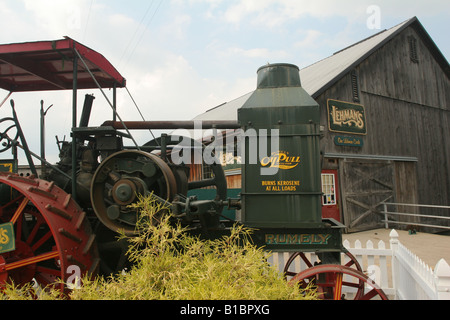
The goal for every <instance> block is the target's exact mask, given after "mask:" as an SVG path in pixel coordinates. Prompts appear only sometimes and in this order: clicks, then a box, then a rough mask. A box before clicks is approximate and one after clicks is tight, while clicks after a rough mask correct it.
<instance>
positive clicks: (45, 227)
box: [0, 172, 99, 290]
mask: <svg viewBox="0 0 450 320" xmlns="http://www.w3.org/2000/svg"><path fill="white" fill-rule="evenodd" d="M0 230H1V236H2V237H1V242H2V243H1V244H0V287H2V286H3V285H5V283H14V284H15V285H24V284H27V283H30V282H32V281H35V282H36V283H37V284H38V285H40V286H41V287H46V286H48V285H52V284H54V285H55V286H56V287H57V288H59V289H61V290H64V287H65V285H66V284H67V282H68V281H72V280H76V279H79V278H82V277H83V276H85V275H87V274H95V273H96V272H97V268H98V264H99V259H98V250H97V245H96V241H95V236H94V235H93V234H92V231H91V226H90V223H89V221H88V219H87V216H86V214H85V213H84V212H83V211H82V210H81V208H80V207H79V206H78V205H77V203H76V202H75V201H74V200H73V199H72V197H71V195H69V194H67V193H65V192H64V191H63V190H62V189H60V188H59V187H57V186H56V185H55V184H54V183H52V182H47V181H44V180H40V179H36V178H34V177H33V176H31V177H27V178H25V177H21V176H19V175H16V174H12V173H6V172H0ZM70 284H75V281H73V282H72V283H70Z"/></svg>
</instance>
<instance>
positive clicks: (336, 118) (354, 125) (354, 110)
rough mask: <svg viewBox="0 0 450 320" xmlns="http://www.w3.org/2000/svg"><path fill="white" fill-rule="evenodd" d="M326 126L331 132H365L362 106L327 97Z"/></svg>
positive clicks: (364, 117)
mask: <svg viewBox="0 0 450 320" xmlns="http://www.w3.org/2000/svg"><path fill="white" fill-rule="evenodd" d="M328 127H329V129H330V131H333V132H343V133H352V134H360V135H365V134H367V128H366V113H365V111H364V107H363V106H362V105H359V104H354V103H350V102H344V101H338V100H331V99H329V100H328Z"/></svg>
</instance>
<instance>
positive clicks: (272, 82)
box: [257, 63, 301, 89]
mask: <svg viewBox="0 0 450 320" xmlns="http://www.w3.org/2000/svg"><path fill="white" fill-rule="evenodd" d="M299 71H300V70H299V68H298V67H297V66H295V65H293V64H287V63H278V64H268V65H266V66H263V67H261V68H259V69H258V85H257V88H258V89H264V88H280V87H301V82H300V73H299Z"/></svg>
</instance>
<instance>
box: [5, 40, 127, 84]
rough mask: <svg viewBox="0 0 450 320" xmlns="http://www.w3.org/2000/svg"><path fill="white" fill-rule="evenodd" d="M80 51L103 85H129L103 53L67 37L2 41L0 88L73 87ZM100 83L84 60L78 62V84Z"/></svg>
mask: <svg viewBox="0 0 450 320" xmlns="http://www.w3.org/2000/svg"><path fill="white" fill-rule="evenodd" d="M77 52H78V53H79V54H80V56H81V57H82V59H83V61H84V62H85V63H86V65H87V66H88V68H89V70H90V72H91V73H92V74H93V75H94V77H95V79H96V81H97V82H98V84H99V85H100V86H101V87H102V88H112V87H114V85H115V86H116V87H125V86H126V80H125V78H123V77H122V76H121V75H120V73H119V72H118V71H117V70H116V69H115V68H114V66H113V65H112V64H111V63H110V62H109V61H108V60H107V59H106V58H105V57H104V56H102V55H101V54H99V53H98V52H96V51H94V50H92V49H90V48H88V47H86V46H84V45H82V44H80V43H79V42H76V41H75V40H72V39H71V38H68V37H65V38H64V39H61V40H55V41H39V42H24V43H12V44H4V45H0V88H2V89H5V90H7V91H10V92H24V91H43V90H66V89H72V88H73V79H74V58H75V57H78V54H77ZM97 87H98V86H97V84H96V83H95V81H94V79H92V77H91V75H90V74H89V72H88V71H87V70H86V69H85V66H84V64H83V63H81V62H79V63H78V68H77V88H78V89H91V88H97Z"/></svg>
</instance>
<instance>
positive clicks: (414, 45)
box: [409, 37, 419, 63]
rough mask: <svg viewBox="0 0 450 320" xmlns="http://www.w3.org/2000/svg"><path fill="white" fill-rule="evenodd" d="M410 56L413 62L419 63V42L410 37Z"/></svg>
mask: <svg viewBox="0 0 450 320" xmlns="http://www.w3.org/2000/svg"><path fill="white" fill-rule="evenodd" d="M409 56H410V58H411V61H412V62H414V63H418V62H419V55H418V53H417V40H416V38H414V37H409Z"/></svg>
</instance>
